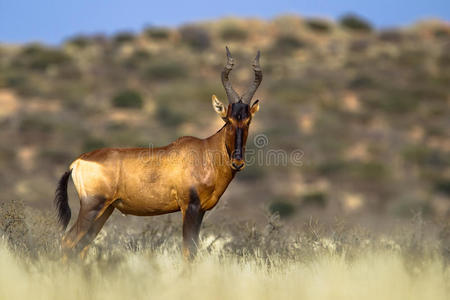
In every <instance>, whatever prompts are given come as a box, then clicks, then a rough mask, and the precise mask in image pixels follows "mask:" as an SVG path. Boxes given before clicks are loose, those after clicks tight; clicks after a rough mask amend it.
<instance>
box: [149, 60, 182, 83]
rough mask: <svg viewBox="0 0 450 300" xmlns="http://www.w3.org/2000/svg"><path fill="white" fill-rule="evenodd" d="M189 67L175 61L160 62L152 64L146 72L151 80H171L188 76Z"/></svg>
mask: <svg viewBox="0 0 450 300" xmlns="http://www.w3.org/2000/svg"><path fill="white" fill-rule="evenodd" d="M187 73H188V70H187V67H186V66H185V65H184V64H183V63H180V62H175V61H173V60H159V61H157V62H154V63H153V64H151V65H150V66H149V67H148V68H147V71H146V75H147V77H148V78H149V79H156V80H170V79H177V78H181V77H184V76H186V75H187Z"/></svg>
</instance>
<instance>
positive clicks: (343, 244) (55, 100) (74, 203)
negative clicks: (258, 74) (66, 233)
mask: <svg viewBox="0 0 450 300" xmlns="http://www.w3.org/2000/svg"><path fill="white" fill-rule="evenodd" d="M225 45H228V46H229V47H230V48H231V50H232V53H233V55H234V57H235V58H236V61H237V65H236V69H235V70H234V71H233V74H232V80H233V84H234V86H235V88H237V89H238V90H243V89H246V88H247V86H248V84H249V82H250V81H251V79H252V76H253V74H252V72H251V68H250V66H251V59H252V58H253V56H254V54H255V53H256V50H257V49H260V50H261V52H262V57H261V65H262V67H263V71H264V80H263V83H262V85H261V87H260V89H259V90H258V92H257V95H256V97H255V99H257V98H259V99H261V110H260V111H259V112H258V114H257V116H256V117H255V119H254V121H253V123H252V127H251V132H250V137H249V142H248V149H249V150H250V149H253V150H263V151H269V150H284V151H286V152H287V153H291V152H292V151H294V150H298V149H300V150H301V151H302V153H303V156H302V163H301V165H300V166H299V165H293V164H291V163H288V164H281V165H275V164H265V165H250V166H248V167H247V168H246V169H245V170H244V171H243V172H241V173H239V174H238V175H237V178H236V179H235V180H234V181H233V182H232V184H231V186H230V187H229V189H228V190H227V192H226V193H225V194H224V196H223V197H222V199H221V201H220V203H219V204H218V206H217V207H216V208H215V209H214V210H213V211H211V212H209V213H208V214H207V215H206V217H205V222H204V225H203V229H202V234H201V239H202V243H201V249H200V253H199V258H198V259H197V260H196V261H195V262H194V264H192V265H189V266H188V265H185V264H183V263H182V261H181V257H180V255H179V247H180V242H181V223H180V217H179V215H178V214H174V215H167V216H160V217H152V218H137V217H132V216H122V215H121V214H120V213H118V212H116V213H115V214H113V216H112V218H111V219H110V220H109V221H108V223H107V225H106V227H105V230H103V231H102V232H101V233H100V236H99V237H98V239H97V240H96V241H95V243H94V245H93V247H92V249H91V251H90V253H89V256H88V259H87V261H85V262H83V263H82V264H80V263H79V262H78V261H76V260H75V261H74V262H69V263H68V264H67V265H65V266H64V267H63V266H62V265H61V264H60V262H59V259H60V255H61V253H60V249H59V238H60V237H61V232H60V231H59V229H58V227H57V226H56V224H55V220H56V218H55V215H54V212H53V208H52V200H53V195H54V190H55V187H56V182H57V180H58V178H59V177H60V176H61V174H62V173H63V172H64V171H65V170H67V168H68V166H69V164H70V163H71V162H72V161H73V160H74V159H76V158H77V157H78V156H79V155H80V154H81V153H83V152H86V151H91V150H94V149H97V148H100V147H106V146H107V147H135V146H143V147H147V146H159V145H165V144H168V143H170V142H171V141H173V140H174V139H175V138H177V137H179V136H181V135H194V136H198V137H206V136H209V135H211V134H213V133H214V132H216V131H217V129H218V128H220V127H221V126H222V121H221V120H220V119H219V118H218V117H217V116H216V114H215V113H214V112H213V110H212V108H211V101H210V99H211V95H212V94H216V95H218V96H219V98H220V99H222V100H223V101H226V97H225V95H224V91H223V88H222V86H221V84H220V72H221V70H222V68H223V66H224V63H225V52H224V48H225ZM449 104H450V27H449V25H448V23H445V22H440V21H424V22H420V23H417V24H414V25H412V26H410V27H407V28H392V29H386V30H381V31H380V30H374V29H373V28H372V27H371V25H370V23H368V22H367V21H365V20H363V19H361V18H359V17H358V16H355V15H347V16H344V17H342V18H341V19H340V20H338V21H337V22H332V21H329V20H324V19H318V18H308V19H304V18H300V17H297V16H282V17H279V18H276V19H274V20H271V21H261V20H257V19H233V18H227V19H222V20H218V21H213V22H207V23H198V24H188V25H185V26H182V27H180V28H160V27H149V28H146V29H145V30H143V32H141V33H138V34H135V33H131V32H120V33H118V34H116V35H115V36H112V37H105V36H75V37H71V38H69V39H67V41H66V42H64V43H63V44H62V45H60V46H59V47H49V46H46V45H40V44H29V45H6V44H0V141H1V142H0V190H1V191H2V193H1V194H0V237H1V239H0V266H2V267H1V268H0V299H3V298H4V299H13V298H29V297H31V296H32V297H33V298H42V299H50V298H55V299H60V298H61V297H62V295H63V296H64V297H66V298H67V297H69V298H70V297H73V298H74V299H80V298H86V299H91V298H92V299H103V298H105V299H106V298H107V299H115V298H124V297H126V298H129V297H130V296H134V297H136V298H147V297H148V295H154V296H155V297H157V298H162V297H164V298H179V296H180V295H186V293H187V292H189V293H191V295H193V294H192V293H194V294H196V295H197V296H198V297H199V298H208V299H210V298H211V295H221V297H222V298H224V299H225V298H235V297H234V296H235V294H233V293H238V294H239V295H244V296H246V298H255V299H261V298H267V299H270V298H277V299H278V298H293V297H294V295H295V298H296V299H297V298H299V296H300V297H302V298H305V299H321V298H328V299H341V298H342V299H361V298H363V299H379V298H383V299H448V295H449V290H450V287H449V285H448V283H449V282H450V280H449V279H450V278H449V272H448V270H449V269H448V263H449V261H450V229H449V228H450V227H449V224H448V220H449V217H450V168H449V167H450V153H449V151H450V136H449V129H450V105H449ZM261 133H262V134H265V135H266V136H267V138H268V141H269V143H268V145H266V146H265V147H264V148H262V149H261V148H257V145H255V144H253V138H254V136H255V135H256V134H261ZM69 191H70V199H71V201H70V205H71V207H72V211H73V212H74V215H76V213H77V208H78V200H77V196H76V195H75V193H74V191H73V188H69ZM124 274H125V275H124ZM186 274H189V275H191V276H187V275H186ZM200 284H201V285H202V286H203V287H204V288H198V286H199V285H200ZM174 285H176V286H177V287H178V288H176V289H174V288H173V286H174ZM30 295H31V296H30Z"/></svg>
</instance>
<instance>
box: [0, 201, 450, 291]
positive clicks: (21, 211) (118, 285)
mask: <svg viewBox="0 0 450 300" xmlns="http://www.w3.org/2000/svg"><path fill="white" fill-rule="evenodd" d="M0 211H1V212H2V213H3V214H2V215H1V218H0V221H1V222H0V236H1V239H0V266H1V268H0V299H2V300H3V299H8V300H10V299H30V298H32V299H62V298H64V299H109V300H111V299H149V298H150V299H180V298H185V297H188V298H192V299H409V300H411V299H433V300H438V299H448V298H449V296H450V268H449V262H450V226H449V225H448V224H447V225H446V226H445V225H441V226H440V227H439V226H432V224H429V223H427V222H425V221H424V220H423V219H422V218H421V217H420V215H419V216H416V217H415V218H414V219H412V220H411V222H410V224H409V225H408V226H406V227H403V228H401V227H399V228H393V229H392V231H391V233H390V234H389V235H386V234H378V235H376V234H374V233H373V232H369V231H366V230H364V229H363V228H357V227H349V226H347V225H345V224H343V223H342V222H336V223H335V224H333V225H331V226H325V225H322V224H320V223H318V222H314V221H312V220H311V221H309V222H307V223H306V224H304V226H303V227H302V228H292V227H291V226H284V224H283V223H282V222H281V221H280V219H279V218H278V217H277V216H276V215H270V216H268V217H267V222H266V225H265V226H263V227H262V228H259V227H257V226H252V225H250V224H249V223H245V224H237V223H233V222H231V221H229V222H227V223H224V224H217V223H216V222H211V221H208V220H207V221H206V222H205V226H204V228H203V231H202V234H201V245H200V248H199V254H198V256H197V258H196V259H195V260H194V261H193V262H192V263H186V262H185V261H184V260H183V258H182V256H181V253H180V244H181V232H180V226H179V225H180V224H179V223H178V222H176V221H174V220H172V219H174V218H172V217H167V216H164V217H157V218H151V219H150V221H149V223H148V225H147V226H146V227H141V228H137V227H135V224H133V222H129V224H127V226H122V225H123V224H121V222H120V220H119V219H118V218H113V221H112V222H110V223H108V225H107V226H106V227H105V229H103V230H102V232H101V233H100V235H99V236H98V238H97V239H96V240H95V241H94V243H93V245H92V247H91V249H90V252H89V254H88V257H87V258H86V259H85V260H83V261H81V260H78V259H77V258H73V259H70V260H69V261H68V262H66V263H63V262H62V260H61V252H60V248H59V238H60V236H61V233H60V232H59V230H58V228H57V226H56V223H55V218H54V217H53V216H52V215H51V214H42V213H40V212H39V211H36V210H30V209H27V208H25V207H24V206H23V205H21V204H20V203H19V202H9V203H8V205H2V209H1V210H0ZM122 223H123V222H122Z"/></svg>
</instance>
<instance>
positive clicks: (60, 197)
mask: <svg viewBox="0 0 450 300" xmlns="http://www.w3.org/2000/svg"><path fill="white" fill-rule="evenodd" d="M71 173H72V170H70V171H67V172H65V173H64V174H63V176H61V179H59V182H58V187H57V188H56V192H55V206H56V210H57V212H58V220H59V223H60V224H61V226H62V228H63V229H64V230H65V229H66V228H67V225H68V224H69V221H70V217H71V214H72V213H71V212H70V207H69V199H68V196H67V182H68V181H69V177H70V174H71Z"/></svg>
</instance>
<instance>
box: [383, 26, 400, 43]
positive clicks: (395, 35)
mask: <svg viewBox="0 0 450 300" xmlns="http://www.w3.org/2000/svg"><path fill="white" fill-rule="evenodd" d="M378 38H379V39H380V40H382V41H384V42H390V43H400V42H402V41H403V40H404V36H403V34H402V33H401V32H400V31H398V30H392V29H391V30H383V31H381V32H380V33H379V35H378Z"/></svg>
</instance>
